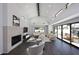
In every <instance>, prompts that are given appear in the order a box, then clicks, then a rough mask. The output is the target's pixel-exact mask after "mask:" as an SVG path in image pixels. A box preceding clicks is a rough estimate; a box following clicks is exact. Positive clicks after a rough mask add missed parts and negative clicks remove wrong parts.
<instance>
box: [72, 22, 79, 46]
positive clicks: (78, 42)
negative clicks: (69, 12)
mask: <svg viewBox="0 0 79 59" xmlns="http://www.w3.org/2000/svg"><path fill="white" fill-rule="evenodd" d="M71 44H73V45H75V46H77V47H79V23H75V24H72V25H71Z"/></svg>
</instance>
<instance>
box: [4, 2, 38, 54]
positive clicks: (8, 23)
mask: <svg viewBox="0 0 79 59" xmlns="http://www.w3.org/2000/svg"><path fill="white" fill-rule="evenodd" d="M36 10H37V9H36V4H28V3H27V4H24V3H23V4H21V3H20V4H17V3H14V4H3V16H4V18H3V25H4V26H3V36H4V37H3V39H4V40H3V42H4V43H3V50H4V53H8V52H10V51H11V50H12V49H14V48H15V47H17V46H18V45H19V44H21V43H22V41H23V39H22V40H21V41H20V42H19V43H17V44H16V45H14V46H11V38H12V37H13V36H16V35H20V34H21V35H23V27H28V30H29V32H28V33H30V34H31V33H32V32H33V28H32V25H30V23H29V18H31V17H35V16H37V11H36ZM12 15H16V16H17V17H19V18H20V27H16V26H13V25H12V22H13V18H12Z"/></svg>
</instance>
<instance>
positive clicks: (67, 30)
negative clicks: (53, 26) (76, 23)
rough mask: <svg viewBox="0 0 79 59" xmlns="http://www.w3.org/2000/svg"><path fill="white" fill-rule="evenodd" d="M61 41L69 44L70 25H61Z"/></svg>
mask: <svg viewBox="0 0 79 59" xmlns="http://www.w3.org/2000/svg"><path fill="white" fill-rule="evenodd" d="M63 40H64V41H66V42H68V43H70V40H71V39H70V25H63Z"/></svg>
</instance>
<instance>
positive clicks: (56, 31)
mask: <svg viewBox="0 0 79 59" xmlns="http://www.w3.org/2000/svg"><path fill="white" fill-rule="evenodd" d="M55 36H56V37H57V36H58V27H55Z"/></svg>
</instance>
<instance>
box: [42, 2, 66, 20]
mask: <svg viewBox="0 0 79 59" xmlns="http://www.w3.org/2000/svg"><path fill="white" fill-rule="evenodd" d="M65 4H66V3H40V16H45V17H48V18H50V19H51V18H53V17H54V16H55V15H56V13H57V12H58V11H60V10H61V9H63V8H64V7H65Z"/></svg>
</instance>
